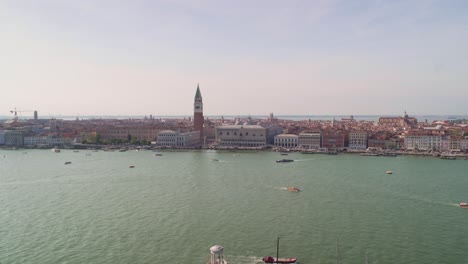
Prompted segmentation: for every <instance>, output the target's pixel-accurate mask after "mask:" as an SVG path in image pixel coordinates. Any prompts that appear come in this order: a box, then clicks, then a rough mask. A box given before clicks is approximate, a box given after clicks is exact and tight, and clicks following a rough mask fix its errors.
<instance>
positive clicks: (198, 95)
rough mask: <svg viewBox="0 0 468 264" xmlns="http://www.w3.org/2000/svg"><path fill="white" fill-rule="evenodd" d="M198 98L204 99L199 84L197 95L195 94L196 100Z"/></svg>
mask: <svg viewBox="0 0 468 264" xmlns="http://www.w3.org/2000/svg"><path fill="white" fill-rule="evenodd" d="M197 98H200V99H201V98H202V97H201V92H200V85H199V84H197V93H196V94H195V99H197Z"/></svg>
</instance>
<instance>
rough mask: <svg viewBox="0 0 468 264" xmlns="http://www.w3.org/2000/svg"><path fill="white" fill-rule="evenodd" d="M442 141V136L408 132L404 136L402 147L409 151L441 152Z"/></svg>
mask: <svg viewBox="0 0 468 264" xmlns="http://www.w3.org/2000/svg"><path fill="white" fill-rule="evenodd" d="M442 139H443V138H442V136H436V135H432V134H431V133H430V132H428V131H409V132H408V133H407V134H406V135H405V141H404V146H405V148H406V149H410V150H411V149H415V150H441V149H443V144H442V143H443V142H442Z"/></svg>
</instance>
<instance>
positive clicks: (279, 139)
mask: <svg viewBox="0 0 468 264" xmlns="http://www.w3.org/2000/svg"><path fill="white" fill-rule="evenodd" d="M298 142H299V136H298V135H293V134H280V135H277V136H275V138H274V145H275V146H276V147H285V148H295V147H297V146H298Z"/></svg>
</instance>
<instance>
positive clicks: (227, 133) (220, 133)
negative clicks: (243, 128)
mask: <svg viewBox="0 0 468 264" xmlns="http://www.w3.org/2000/svg"><path fill="white" fill-rule="evenodd" d="M219 135H220V136H222V135H223V132H222V131H219ZM229 135H230V134H229V132H226V136H229ZM233 135H234V136H237V132H233ZM245 135H246V136H248V135H249V132H245ZM239 136H241V137H242V133H239ZM252 136H254V137H256V136H257V134H255V133H253V134H252ZM260 136H261V137H263V134H260Z"/></svg>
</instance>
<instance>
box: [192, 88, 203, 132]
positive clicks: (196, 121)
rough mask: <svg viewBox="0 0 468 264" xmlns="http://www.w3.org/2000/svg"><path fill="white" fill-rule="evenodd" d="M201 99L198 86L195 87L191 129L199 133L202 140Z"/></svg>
mask: <svg viewBox="0 0 468 264" xmlns="http://www.w3.org/2000/svg"><path fill="white" fill-rule="evenodd" d="M204 122H205V119H204V117H203V99H202V96H201V92H200V86H199V85H197V92H196V93H195V102H194V104H193V128H194V130H196V131H199V132H200V139H202V138H203V123H204Z"/></svg>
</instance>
